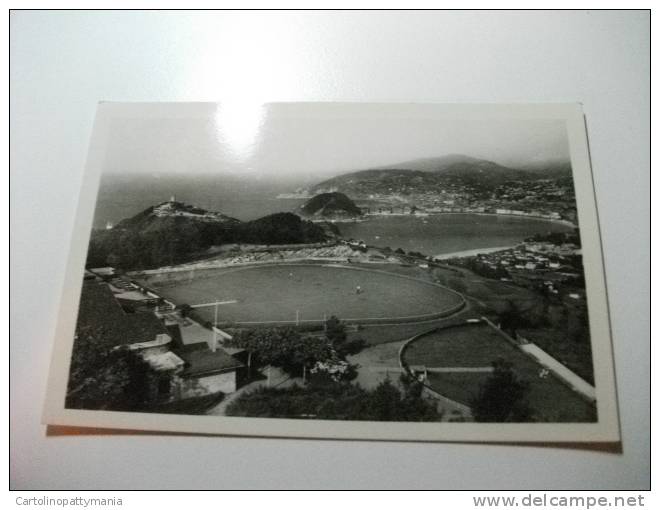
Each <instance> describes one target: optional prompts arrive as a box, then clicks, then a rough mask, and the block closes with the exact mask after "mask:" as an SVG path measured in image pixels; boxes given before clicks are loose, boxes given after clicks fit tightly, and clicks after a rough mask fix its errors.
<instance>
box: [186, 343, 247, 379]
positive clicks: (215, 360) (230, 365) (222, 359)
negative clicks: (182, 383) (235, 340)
mask: <svg viewBox="0 0 660 510" xmlns="http://www.w3.org/2000/svg"><path fill="white" fill-rule="evenodd" d="M177 355H178V356H179V357H180V358H181V359H182V360H183V361H185V362H186V368H185V369H184V371H183V374H182V375H184V376H203V375H212V374H219V373H222V372H229V371H230V370H234V369H237V368H240V367H242V366H244V365H243V363H241V362H240V361H238V360H237V359H236V358H234V357H233V356H230V355H229V354H228V353H227V352H226V351H225V350H224V349H222V347H218V348H217V349H216V351H215V352H213V351H211V350H210V349H209V348H208V347H207V346H206V344H193V345H187V346H185V347H183V348H182V349H179V350H178V351H177Z"/></svg>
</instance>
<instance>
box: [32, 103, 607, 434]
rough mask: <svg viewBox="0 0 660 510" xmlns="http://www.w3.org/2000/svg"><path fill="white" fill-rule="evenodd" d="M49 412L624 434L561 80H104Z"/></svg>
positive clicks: (86, 421)
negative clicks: (522, 89) (328, 99)
mask: <svg viewBox="0 0 660 510" xmlns="http://www.w3.org/2000/svg"><path fill="white" fill-rule="evenodd" d="M60 311H61V312H60V317H59V327H58V329H57V332H56V335H55V343H54V349H53V358H52V366H51V374H50V380H49V386H48V394H47V396H46V402H45V411H44V422H45V423H47V424H52V425H71V426H82V427H102V428H113V429H117V428H119V429H132V430H153V431H172V432H188V433H210V434H231V435H251V436H279V437H308V438H353V439H383V440H428V441H474V442H478V441H491V442H544V443H549V442H618V441H619V428H618V416H617V403H616V392H615V382H614V371H613V360H612V347H611V337H610V326H609V315H608V308H607V295H606V287H605V275H604V271H603V257H602V253H601V243H600V235H599V227H598V218H597V212H596V199H595V196H594V188H593V183H592V176H591V167H590V162H589V153H588V145H587V135H586V128H585V121H584V116H583V112H582V109H581V107H580V106H579V105H577V104H575V105H573V104H553V105H549V104H546V105H543V104H535V105H438V104H359V103H290V104H287V103H282V104H277V103H275V104H265V105H258V104H243V103H221V104H211V103H172V104H168V103H161V104H158V103H153V104H122V103H101V104H100V105H99V107H98V112H97V118H96V123H95V127H94V132H93V135H92V141H91V146H90V151H89V155H88V162H87V168H86V173H85V181H84V185H83V189H82V190H81V195H80V200H79V208H78V216H77V219H76V230H75V232H74V236H73V244H72V247H71V254H70V259H69V266H68V269H67V276H66V281H65V289H64V292H63V295H62V303H61V308H60Z"/></svg>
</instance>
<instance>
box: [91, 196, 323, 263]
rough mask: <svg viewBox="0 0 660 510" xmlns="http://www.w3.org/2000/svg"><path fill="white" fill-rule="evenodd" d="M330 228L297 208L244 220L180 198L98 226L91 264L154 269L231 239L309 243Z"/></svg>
mask: <svg viewBox="0 0 660 510" xmlns="http://www.w3.org/2000/svg"><path fill="white" fill-rule="evenodd" d="M331 237H332V232H330V231H329V230H328V228H327V227H322V226H320V225H316V224H314V223H312V222H311V221H305V220H303V219H301V218H300V217H299V216H297V215H295V214H293V213H275V214H271V215H268V216H264V217H262V218H259V219H256V220H253V221H248V222H242V221H240V220H237V219H236V218H231V217H229V216H226V215H224V214H222V213H219V212H213V211H206V210H204V209H202V208H199V207H194V206H189V205H186V204H183V203H181V202H176V201H175V200H170V201H169V202H163V203H161V204H159V205H157V206H152V207H149V208H147V209H145V210H144V211H142V212H140V213H138V214H136V215H135V216H133V217H131V218H128V219H125V220H122V221H121V222H119V223H118V224H117V225H116V226H115V227H114V228H111V229H106V230H95V231H93V232H92V237H91V239H90V243H89V250H88V253H87V267H99V266H106V265H110V266H114V267H119V268H122V269H148V268H154V267H159V266H164V265H171V264H177V263H181V262H187V261H189V260H192V259H194V258H197V257H201V256H204V253H205V252H206V250H208V249H209V248H211V247H212V246H219V245H223V244H228V243H253V244H304V243H318V242H324V241H327V240H328V239H330V238H331Z"/></svg>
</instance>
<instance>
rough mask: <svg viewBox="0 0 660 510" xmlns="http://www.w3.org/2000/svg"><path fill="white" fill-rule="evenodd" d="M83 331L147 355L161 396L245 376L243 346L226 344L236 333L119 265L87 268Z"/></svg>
mask: <svg viewBox="0 0 660 510" xmlns="http://www.w3.org/2000/svg"><path fill="white" fill-rule="evenodd" d="M80 335H89V338H93V341H94V342H95V343H96V344H98V346H99V349H127V350H129V351H132V352H133V353H135V354H136V355H137V356H139V357H140V358H142V359H143V360H144V361H145V362H146V363H147V364H148V365H149V367H150V368H151V375H152V377H151V378H150V381H151V383H150V386H151V387H150V388H149V392H150V394H151V395H152V397H153V399H154V401H156V402H160V403H164V402H168V401H174V400H181V399H187V398H193V397H200V396H207V395H211V394H215V393H220V392H222V393H232V392H234V391H236V389H237V386H238V385H239V383H240V381H241V378H242V376H243V369H244V367H245V365H244V362H243V357H244V353H243V351H242V350H240V349H232V348H229V347H225V346H224V345H223V342H224V340H226V339H229V338H231V336H230V335H228V334H227V333H226V332H224V331H222V330H220V329H218V328H215V327H214V326H213V327H212V328H211V329H208V328H206V327H204V326H202V325H201V324H199V323H197V322H196V321H194V320H192V319H190V318H188V317H184V316H183V315H182V314H181V311H180V310H177V309H176V307H175V305H174V304H173V303H170V302H168V301H166V300H164V299H163V298H161V297H160V296H158V295H157V294H156V293H154V292H153V291H151V290H149V289H146V288H143V287H140V286H139V285H138V284H136V283H134V282H132V281H130V280H127V279H125V278H124V277H121V276H118V275H117V274H116V273H115V271H114V269H113V268H95V269H89V270H87V271H86V272H85V276H84V281H83V287H82V293H81V298H80V306H79V313H78V321H77V325H76V337H78V336H80ZM74 348H75V344H74Z"/></svg>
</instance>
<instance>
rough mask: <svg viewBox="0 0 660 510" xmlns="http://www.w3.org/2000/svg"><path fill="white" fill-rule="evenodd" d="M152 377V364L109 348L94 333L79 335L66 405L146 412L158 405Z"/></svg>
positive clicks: (70, 372)
mask: <svg viewBox="0 0 660 510" xmlns="http://www.w3.org/2000/svg"><path fill="white" fill-rule="evenodd" d="M152 377H153V372H152V369H151V367H150V366H149V364H148V363H147V362H145V361H144V360H143V359H142V358H140V357H139V356H137V355H136V354H135V353H133V352H131V351H129V350H127V349H111V348H108V347H107V346H105V345H103V344H102V343H100V342H99V341H98V338H97V336H96V335H94V334H83V335H78V336H77V337H76V340H75V342H74V349H73V353H72V356H71V368H70V371H69V381H68V387H67V394H66V406H67V407H69V408H75V409H112V410H119V411H141V410H147V409H149V408H150V406H151V405H152V404H154V403H155V398H154V396H153V395H152V393H151V383H152ZM162 377H169V376H162ZM162 377H160V378H161V379H162Z"/></svg>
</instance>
